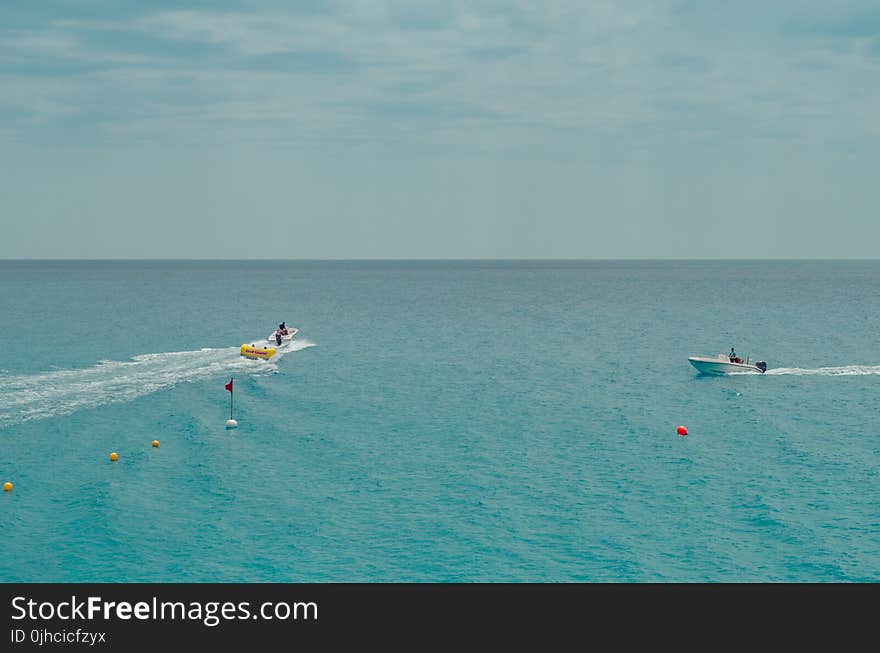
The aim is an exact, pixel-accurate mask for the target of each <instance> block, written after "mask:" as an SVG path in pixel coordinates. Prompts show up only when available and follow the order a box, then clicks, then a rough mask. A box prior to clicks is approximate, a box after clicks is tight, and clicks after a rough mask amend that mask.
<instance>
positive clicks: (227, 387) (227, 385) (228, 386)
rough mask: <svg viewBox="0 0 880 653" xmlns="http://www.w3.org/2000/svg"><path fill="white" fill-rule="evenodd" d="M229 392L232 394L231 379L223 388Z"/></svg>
mask: <svg viewBox="0 0 880 653" xmlns="http://www.w3.org/2000/svg"><path fill="white" fill-rule="evenodd" d="M224 387H225V388H226V389H227V390H229V392H232V377H230V378H229V383H227V384H226V385H225V386H224Z"/></svg>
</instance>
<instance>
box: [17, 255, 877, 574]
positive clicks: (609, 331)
mask: <svg viewBox="0 0 880 653" xmlns="http://www.w3.org/2000/svg"><path fill="white" fill-rule="evenodd" d="M282 320H285V321H286V322H287V324H288V325H290V326H295V327H297V328H299V330H300V331H299V334H298V335H297V338H296V340H295V343H296V345H295V347H294V348H293V349H294V350H293V351H289V352H287V353H285V354H284V355H283V356H281V357H280V358H279V359H277V360H276V361H274V362H265V361H248V360H245V359H242V358H241V357H240V356H239V355H238V347H239V346H240V345H241V344H242V343H244V342H247V343H248V344H250V343H251V342H257V341H259V340H260V339H265V338H266V336H267V335H268V334H269V333H270V332H271V331H272V330H273V328H274V327H275V325H277V324H278V323H279V322H281V321H282ZM878 336H880V262H877V261H874V262H833V261H817V262H793V261H792V262H756V261H755V262H733V261H729V262H723V261H721V262H697V261H694V262H674V261H663V262H659V261H643V262H633V261H589V262H587V261H584V262H540V261H533V262H510V261H494V262H479V261H467V262H461V261H459V262H446V261H434V262H403V261H401V262H342V261H339V262H317V261H313V262H307V261H297V262H290V261H278V262H274V261H270V262H253V261H249V262H244V261H211V262H206V261H161V262H160V261H154V262H150V261H146V262H145V261H139V262H135V261H130V262H123V261H103V262H95V261H93V262H45V261H42V262H40V261H18V262H15V261H5V262H2V261H0V483H2V482H6V481H9V482H12V483H14V489H13V491H12V492H2V493H0V533H2V545H0V580H3V581H111V582H133V581H163V582H164V581H167V582H176V581H181V582H182V581H201V582H211V581H224V582H225V581H244V582H257V581H281V582H324V581H385V582H388V581H390V582H397V581H563V582H568V581H588V582H592V581H620V582H648V581H651V582H653V581H659V582H666V581H680V582H692V581H724V582H727V581H746V582H751V581H819V582H831V581H874V582H876V581H880V474H878V471H880V337H878ZM731 346H734V347H736V350H737V352H739V353H740V354H741V355H743V356H749V357H750V359H751V360H756V359H762V360H766V361H767V363H768V366H769V371H768V372H767V374H764V375H761V374H742V375H736V376H729V377H703V376H700V375H698V374H697V373H696V370H694V369H693V368H692V367H691V365H690V364H689V363H688V361H687V357H688V356H690V355H695V354H702V355H707V354H708V355H711V354H717V353H719V352H727V351H729V349H730V347H731ZM230 377H234V379H235V382H234V383H235V417H236V419H238V421H239V424H240V426H239V428H238V429H237V430H226V428H225V426H224V423H225V420H226V419H227V418H228V417H229V393H228V392H226V390H225V389H224V387H223V386H224V384H225V383H227V382H228V381H229V379H230ZM680 424H681V425H685V426H686V427H687V429H688V431H689V434H688V435H687V436H686V437H680V436H678V435H677V434H676V427H677V426H678V425H680ZM153 439H157V440H159V441H160V446H159V447H158V448H156V449H154V448H152V447H151V444H150V443H151V441H152V440H153ZM111 451H115V452H118V454H119V460H118V461H117V462H115V463H114V462H111V461H110V460H109V458H108V456H109V453H110V452H111Z"/></svg>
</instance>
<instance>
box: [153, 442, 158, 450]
mask: <svg viewBox="0 0 880 653" xmlns="http://www.w3.org/2000/svg"><path fill="white" fill-rule="evenodd" d="M158 446H159V441H158V440H153V448H154V449H155V448H156V447H158Z"/></svg>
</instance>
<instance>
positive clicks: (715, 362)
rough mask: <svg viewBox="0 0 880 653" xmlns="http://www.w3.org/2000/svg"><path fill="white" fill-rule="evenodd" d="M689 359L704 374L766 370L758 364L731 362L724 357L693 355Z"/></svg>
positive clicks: (761, 371)
mask: <svg viewBox="0 0 880 653" xmlns="http://www.w3.org/2000/svg"><path fill="white" fill-rule="evenodd" d="M688 361H689V362H690V364H691V365H693V366H694V367H695V368H697V370H698V371H699V372H700V373H702V374H741V373H743V372H758V373H759V374H760V373H763V372H764V370H763V369H761V368H760V367H758V366H757V365H751V364H746V363H731V362H730V361H729V360H724V359H723V358H708V357H702V356H691V357H690V358H688Z"/></svg>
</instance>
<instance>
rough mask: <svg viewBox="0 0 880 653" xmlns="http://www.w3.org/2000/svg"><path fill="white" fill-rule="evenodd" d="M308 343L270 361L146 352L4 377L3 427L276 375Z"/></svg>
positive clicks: (0, 383)
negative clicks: (189, 385) (192, 386)
mask: <svg viewBox="0 0 880 653" xmlns="http://www.w3.org/2000/svg"><path fill="white" fill-rule="evenodd" d="M313 346H314V343H313V342H309V341H308V340H299V341H296V340H294V341H292V342H291V343H290V344H289V345H284V346H283V347H281V348H280V349H279V351H278V354H277V355H276V356H275V357H273V358H272V360H271V361H262V360H249V359H246V358H242V357H241V356H240V355H239V348H238V347H225V348H222V349H199V350H195V351H172V352H165V353H161V354H141V355H140V356H135V357H134V358H132V359H131V360H128V361H101V362H100V363H98V364H97V365H95V366H94V367H90V368H87V369H81V370H58V371H52V372H41V373H39V374H32V375H25V376H0V428H3V427H4V426H9V425H11V424H18V423H21V422H27V421H30V420H35V419H44V418H47V417H57V416H59V415H69V414H70V413H73V412H75V411H77V410H81V409H83V408H94V407H97V406H103V405H107V404H115V403H120V402H125V401H131V400H132V399H136V398H138V397H142V396H144V395H147V394H151V393H153V392H157V391H159V390H164V389H166V388H170V387H172V386H175V385H177V384H178V383H186V382H190V381H196V380H198V379H204V378H208V377H211V376H217V377H220V378H221V379H222V380H224V382H225V381H226V375H227V374H234V373H236V372H239V373H242V374H245V373H246V374H260V373H267V372H273V371H275V370H276V369H277V362H278V360H280V359H281V358H282V357H283V356H284V354H285V353H290V352H294V351H300V350H302V349H307V348H308V347H313Z"/></svg>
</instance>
